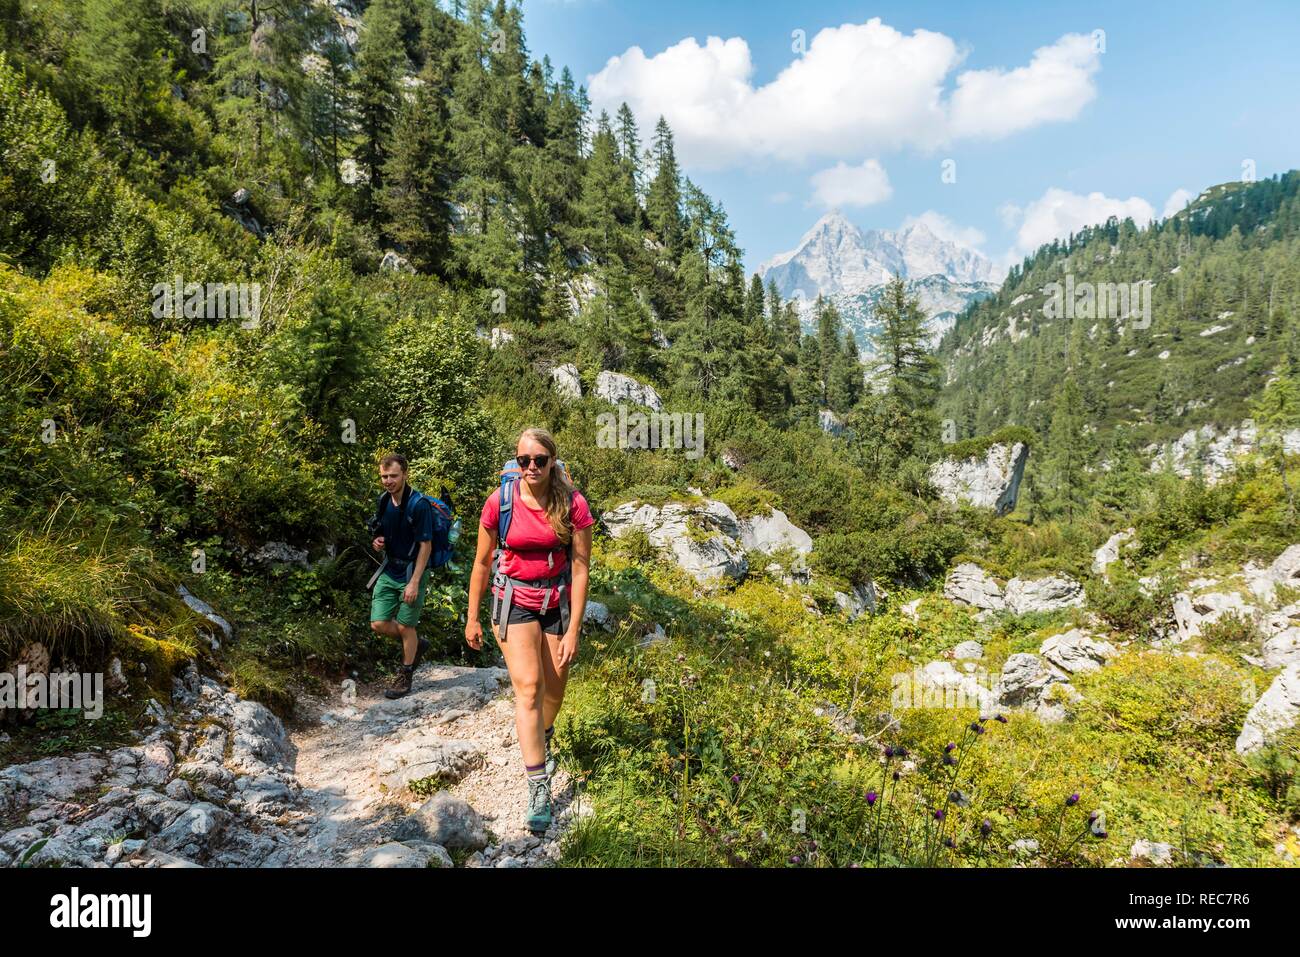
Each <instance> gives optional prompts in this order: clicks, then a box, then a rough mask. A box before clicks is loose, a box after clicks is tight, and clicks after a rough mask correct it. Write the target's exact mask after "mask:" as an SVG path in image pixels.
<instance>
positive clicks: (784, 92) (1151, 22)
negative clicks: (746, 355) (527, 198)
mask: <svg viewBox="0 0 1300 957" xmlns="http://www.w3.org/2000/svg"><path fill="white" fill-rule="evenodd" d="M876 18H878V22H872V21H873V20H875V19H876ZM524 25H525V30H526V33H527V40H528V45H529V49H530V52H531V54H532V55H533V56H534V57H537V58H540V57H541V56H542V55H543V54H549V55H550V57H551V60H552V62H553V63H554V64H555V66H556V69H557V71H558V70H559V68H560V67H561V66H564V65H567V66H569V67H570V68H571V69H572V70H573V73H574V76H575V77H576V78H577V80H578V82H580V83H583V84H586V85H588V87H589V88H590V89H591V90H592V93H593V99H595V100H596V101H597V104H598V105H604V106H608V107H609V108H610V112H611V113H612V112H613V110H614V109H616V108H617V105H618V102H619V101H621V100H623V99H627V100H628V101H629V103H630V105H631V106H632V107H633V109H634V110H635V111H636V113H637V119H638V121H639V122H640V124H641V127H642V130H643V134H644V138H645V139H648V138H649V134H650V132H651V130H652V128H653V125H654V122H655V120H656V119H657V115H658V113H659V112H661V111H662V112H665V113H666V114H668V119H669V122H670V124H672V125H673V127H674V132H675V133H676V134H677V137H678V146H679V152H680V154H681V158H682V160H683V165H684V167H685V171H686V173H687V174H688V175H689V176H690V177H691V178H692V179H693V180H694V181H695V182H697V183H698V184H699V185H700V186H701V187H702V188H704V189H705V190H706V192H708V193H709V194H710V195H712V196H713V197H715V198H716V199H718V200H720V201H721V202H722V204H723V206H724V207H725V208H726V210H727V213H728V215H729V217H730V220H731V223H732V226H733V227H734V228H735V230H736V235H737V239H738V241H739V243H740V245H741V246H742V247H743V248H744V250H745V262H746V265H747V267H748V268H750V269H753V268H754V267H756V266H757V265H758V264H759V263H761V262H762V261H763V260H765V259H767V258H769V257H770V256H772V255H774V254H775V253H778V252H781V251H784V250H786V249H790V248H792V247H793V246H794V245H795V244H796V243H797V242H798V240H799V237H800V236H801V235H802V234H803V233H804V232H805V231H806V230H807V229H808V227H809V226H811V225H812V224H813V222H815V221H816V219H817V218H818V217H819V216H820V215H822V213H824V212H826V210H827V209H829V208H831V207H835V208H839V209H840V210H841V211H842V212H843V213H844V215H846V216H847V217H848V218H849V219H850V220H852V221H853V222H855V223H857V224H858V225H859V226H862V227H864V228H887V229H894V228H897V227H898V226H900V225H902V224H904V223H905V222H907V221H910V220H911V219H915V218H918V217H925V218H926V220H927V221H928V222H929V223H930V224H931V225H932V227H934V228H935V230H936V232H940V234H941V235H943V234H945V233H946V234H947V235H949V236H951V237H952V238H958V239H961V240H964V241H966V242H968V243H970V244H973V245H975V246H976V248H979V249H980V250H981V251H982V252H984V253H985V254H986V255H988V256H989V257H990V258H992V259H994V260H995V261H1000V262H1004V263H1005V262H1010V261H1012V260H1016V259H1018V258H1019V256H1020V255H1021V254H1023V252H1024V251H1025V250H1027V249H1032V248H1033V247H1034V246H1035V245H1037V243H1038V242H1041V241H1044V240H1048V239H1050V238H1052V236H1053V235H1054V234H1058V233H1063V232H1067V231H1068V230H1069V229H1071V228H1077V227H1078V226H1080V225H1083V224H1084V223H1085V222H1087V221H1089V220H1099V219H1104V218H1105V216H1106V215H1109V214H1110V213H1111V212H1118V213H1119V214H1120V215H1123V214H1125V213H1131V214H1134V215H1135V216H1137V217H1139V218H1140V217H1141V216H1143V215H1150V214H1154V215H1156V216H1159V215H1161V214H1162V213H1163V212H1164V211H1165V208H1166V204H1167V203H1168V201H1169V199H1170V197H1171V195H1174V194H1175V193H1176V191H1178V190H1187V191H1190V193H1191V195H1193V196H1194V195H1196V194H1197V193H1198V192H1200V190H1202V189H1204V188H1205V187H1207V186H1210V185H1213V184H1215V183H1220V182H1225V181H1229V180H1237V179H1241V178H1242V176H1243V172H1242V170H1243V163H1245V162H1246V161H1248V160H1250V161H1253V163H1254V169H1255V173H1256V175H1257V176H1259V177H1264V176H1270V175H1272V174H1274V173H1278V172H1284V171H1286V170H1288V169H1291V168H1292V167H1295V166H1298V165H1300V161H1298V157H1300V96H1298V95H1297V93H1298V92H1300V55H1298V54H1297V50H1296V40H1297V38H1300V4H1297V3H1294V2H1273V3H1256V4H1249V3H1240V4H1234V5H1232V6H1231V7H1230V8H1228V7H1224V6H1223V5H1221V4H1211V3H1178V4H1151V3H1139V2H1133V0H1129V2H1124V3H1109V2H1094V3H1091V4H1088V5H1087V9H1081V8H1080V5H1078V4H1059V5H1049V4H1046V3H1041V2H1040V3H1030V2H1015V3H996V4H993V3H924V2H916V0H912V2H905V3H852V2H811V3H807V4H794V3H756V2H748V3H747V2H735V0H719V2H702V0H697V2H681V0H654V2H640V0H636V2H633V0H625V2H617V0H524ZM796 30H802V31H803V43H802V48H801V50H799V51H796V50H794V49H793V47H794V45H795V44H796V43H797V42H798V41H797V38H795V37H792V33H793V31H796ZM1098 30H1100V31H1104V33H1103V34H1096V33H1095V32H1094V31H1098ZM709 37H717V38H719V39H718V40H716V41H712V42H710V41H709V39H708V38H709ZM689 38H694V39H693V41H691V42H683V41H688V39H689ZM724 41H725V42H724ZM632 48H639V49H640V53H637V52H636V51H633V50H632ZM670 50H671V52H666V51H670ZM629 51H631V52H629ZM1036 51H1041V52H1039V53H1038V54H1036ZM611 58H617V59H616V60H614V61H613V62H612V63H611V62H610V61H611ZM961 87H965V89H960V88H961ZM945 160H951V161H952V163H950V164H949V165H948V166H947V167H946V168H947V169H948V171H949V176H948V178H949V179H952V178H953V177H952V173H953V172H954V171H955V182H944V179H943V176H942V173H943V171H944V169H945V167H944V165H943V164H944V161H945Z"/></svg>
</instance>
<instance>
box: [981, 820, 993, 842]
mask: <svg viewBox="0 0 1300 957" xmlns="http://www.w3.org/2000/svg"><path fill="white" fill-rule="evenodd" d="M980 833H981V834H983V835H984V836H985V837H988V836H989V835H990V834H991V833H993V822H992V821H990V820H989V819H988V818H985V819H984V820H983V821H981V822H980Z"/></svg>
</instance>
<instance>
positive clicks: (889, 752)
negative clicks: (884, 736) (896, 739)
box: [885, 744, 894, 759]
mask: <svg viewBox="0 0 1300 957" xmlns="http://www.w3.org/2000/svg"><path fill="white" fill-rule="evenodd" d="M893 756H894V749H893V747H892V746H891V745H888V744H887V745H885V758H886V759H889V758H892V757H893Z"/></svg>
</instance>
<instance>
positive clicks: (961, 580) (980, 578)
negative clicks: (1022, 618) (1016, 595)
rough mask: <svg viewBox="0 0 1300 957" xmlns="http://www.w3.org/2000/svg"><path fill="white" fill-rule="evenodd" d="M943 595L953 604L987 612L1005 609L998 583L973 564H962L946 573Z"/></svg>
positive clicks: (1004, 601)
mask: <svg viewBox="0 0 1300 957" xmlns="http://www.w3.org/2000/svg"><path fill="white" fill-rule="evenodd" d="M943 593H944V595H946V596H947V597H948V598H950V599H952V600H953V601H955V602H960V603H961V604H963V605H973V606H974V607H976V608H982V609H985V610H988V611H1000V610H1001V609H1003V608H1005V607H1006V600H1005V599H1004V598H1003V597H1002V589H1001V588H999V587H998V583H997V582H996V581H994V580H993V577H992V576H991V575H989V573H988V572H986V571H984V569H982V568H980V567H979V566H978V565H976V564H974V563H973V562H962V563H961V564H960V565H958V566H957V567H955V568H954V569H953V570H952V571H950V572H949V573H948V577H947V578H946V579H944V583H943Z"/></svg>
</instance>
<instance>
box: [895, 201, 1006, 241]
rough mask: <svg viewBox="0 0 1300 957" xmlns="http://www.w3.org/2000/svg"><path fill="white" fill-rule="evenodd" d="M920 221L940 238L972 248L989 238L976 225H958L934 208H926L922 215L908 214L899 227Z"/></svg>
mask: <svg viewBox="0 0 1300 957" xmlns="http://www.w3.org/2000/svg"><path fill="white" fill-rule="evenodd" d="M918 223H924V224H925V227H926V228H927V229H928V230H930V232H932V233H934V234H935V235H936V236H938V237H939V238H940V239H943V240H946V241H947V242H950V243H957V244H958V245H961V246H967V247H969V248H971V249H978V248H979V247H980V246H981V245H983V243H984V240H985V239H986V238H987V237H985V235H984V234H983V233H982V232H980V231H979V230H978V229H976V228H975V227H974V226H958V225H957V224H956V223H954V222H953V221H952V220H951V219H949V218H948V217H947V216H944V215H943V214H942V213H937V212H935V211H934V210H932V209H930V210H926V211H925V212H924V213H922V214H921V215H920V216H908V217H907V218H906V219H904V220H903V225H902V226H901V227H899V228H900V229H907V227H909V226H915V225H916V224H918Z"/></svg>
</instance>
